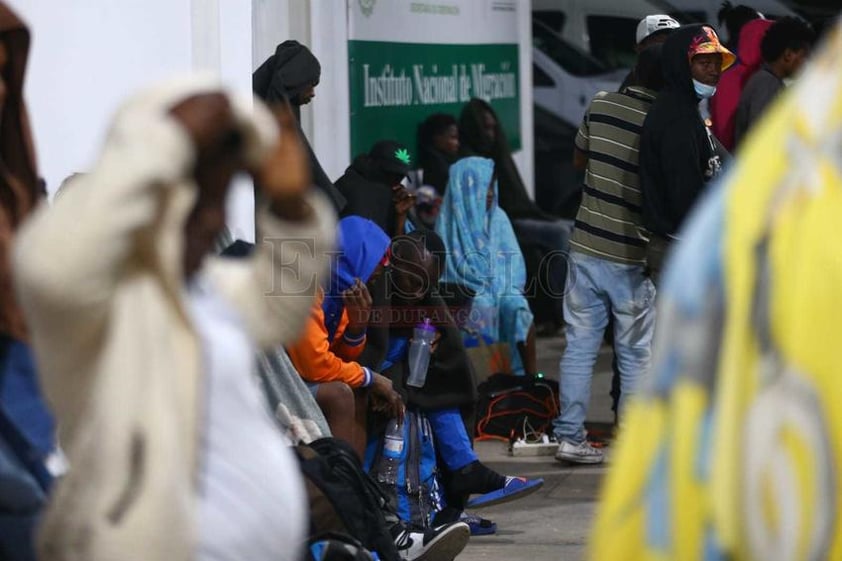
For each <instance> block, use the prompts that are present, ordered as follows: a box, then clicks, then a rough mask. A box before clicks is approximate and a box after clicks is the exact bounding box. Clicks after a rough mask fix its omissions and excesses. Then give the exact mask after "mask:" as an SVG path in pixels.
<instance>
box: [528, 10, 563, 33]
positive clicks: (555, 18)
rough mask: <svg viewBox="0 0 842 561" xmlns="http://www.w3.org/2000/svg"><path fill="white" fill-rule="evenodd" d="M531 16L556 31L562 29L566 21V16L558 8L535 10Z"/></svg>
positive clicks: (558, 31) (559, 31)
mask: <svg viewBox="0 0 842 561" xmlns="http://www.w3.org/2000/svg"><path fill="white" fill-rule="evenodd" d="M532 17H533V18H535V19H537V20H538V21H540V22H541V23H543V24H544V25H546V26H547V27H549V28H550V29H552V30H553V31H555V32H556V33H561V32H562V31H564V22H565V21H567V16H566V15H565V14H564V12H560V11H559V10H536V11H534V12H532Z"/></svg>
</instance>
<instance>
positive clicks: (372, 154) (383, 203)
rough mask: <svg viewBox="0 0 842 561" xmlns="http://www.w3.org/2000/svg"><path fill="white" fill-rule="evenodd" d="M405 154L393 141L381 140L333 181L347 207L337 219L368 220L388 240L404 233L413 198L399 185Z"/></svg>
mask: <svg viewBox="0 0 842 561" xmlns="http://www.w3.org/2000/svg"><path fill="white" fill-rule="evenodd" d="M411 161H412V160H411V159H410V156H409V150H408V149H407V148H406V146H404V145H403V144H400V143H399V142H395V141H393V140H381V141H380V142H378V143H376V144H375V145H374V146H372V148H371V150H370V151H369V152H368V154H360V155H359V156H357V157H356V158H354V161H353V162H352V163H351V165H350V166H349V167H348V169H347V170H345V174H344V175H343V176H342V177H340V178H339V179H337V180H336V187H337V188H338V189H339V192H340V193H342V195H343V196H344V197H345V198H346V199H347V201H348V203H347V205H346V206H345V208H344V209H343V211H342V214H341V216H343V217H345V216H362V217H363V218H368V219H369V220H371V221H372V222H374V223H375V224H377V225H378V226H380V228H381V229H382V230H383V231H384V232H386V233H387V234H389V235H390V236H396V235H398V234H403V233H404V228H405V224H406V215H407V213H408V212H409V209H411V208H412V205H413V203H414V201H413V196H412V195H411V194H410V193H409V191H407V189H406V187H404V186H403V184H402V183H401V182H402V181H403V180H404V179H405V178H406V176H407V174H408V173H409V171H410V163H411Z"/></svg>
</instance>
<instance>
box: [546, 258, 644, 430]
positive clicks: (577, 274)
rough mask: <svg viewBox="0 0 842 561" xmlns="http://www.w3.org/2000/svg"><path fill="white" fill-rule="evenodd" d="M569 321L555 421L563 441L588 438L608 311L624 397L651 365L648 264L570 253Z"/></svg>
mask: <svg viewBox="0 0 842 561" xmlns="http://www.w3.org/2000/svg"><path fill="white" fill-rule="evenodd" d="M569 267H570V271H569V274H568V276H567V294H566V295H565V298H564V321H565V323H566V324H567V328H566V333H567V348H566V349H565V350H564V355H563V356H562V357H561V363H560V364H559V368H560V370H561V373H560V379H561V382H560V390H561V414H560V415H559V416H558V418H557V419H556V420H555V421H554V422H553V425H554V427H555V435H556V438H558V440H559V441H561V440H567V441H570V442H573V443H579V442H583V441H584V440H585V415H586V414H587V409H588V402H589V401H590V397H591V376H592V375H593V367H594V363H595V362H596V357H597V355H598V354H599V347H600V345H601V344H602V337H603V334H604V333H605V328H606V326H607V325H608V314H611V315H612V316H613V318H614V352H615V353H616V357H617V366H618V367H619V370H620V388H621V391H622V400H621V404H620V406H621V407H622V403H623V402H625V399H626V398H628V397H629V396H631V395H632V394H633V393H634V391H635V389H636V386H637V382H638V380H639V379H640V377H641V376H643V375H644V374H645V373H646V372H647V371H648V370H649V366H650V363H651V358H652V333H653V331H654V326H655V303H654V300H655V286H654V285H653V284H652V281H651V280H649V278H647V277H646V276H644V267H643V265H625V264H622V263H616V262H614V261H609V260H607V259H600V258H598V257H591V256H589V255H585V254H584V253H579V252H576V251H572V252H571V253H570V264H569Z"/></svg>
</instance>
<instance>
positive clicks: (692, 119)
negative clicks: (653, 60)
mask: <svg viewBox="0 0 842 561" xmlns="http://www.w3.org/2000/svg"><path fill="white" fill-rule="evenodd" d="M702 27H703V26H701V25H688V26H685V27H681V28H679V29H677V30H675V31H674V32H673V33H672V34H671V35H670V36H669V38H668V39H667V40H666V42H665V43H664V46H663V50H662V60H663V67H664V82H665V85H664V89H663V90H662V91H661V93H660V94H659V95H658V98H657V99H656V100H655V103H654V104H653V105H652V108H651V109H650V110H649V113H648V114H647V116H646V120H645V121H644V123H643V132H642V134H641V141H640V180H641V187H642V191H643V192H642V194H643V222H644V225H645V226H646V228H647V229H648V230H649V231H650V232H652V233H654V234H657V235H660V236H663V237H670V236H674V235H675V234H676V233H677V232H678V230H679V229H680V228H681V225H682V223H683V222H684V219H685V218H686V216H687V214H688V213H689V211H690V209H691V208H692V207H693V205H694V203H695V202H696V199H697V198H698V197H699V195H700V194H701V192H702V191H703V190H704V188H705V186H706V185H707V183H708V182H709V181H710V180H711V179H713V177H714V176H716V175H717V173H718V172H719V170H720V168H721V165H722V163H723V159H724V158H726V157H727V155H728V153H727V151H726V150H725V149H724V148H723V147H722V145H721V144H719V142H718V141H717V140H716V138H715V137H714V136H713V134H712V133H711V132H710V131H709V129H708V128H707V127H706V126H705V123H704V121H703V120H702V117H701V115H700V114H699V101H700V99H699V97H698V96H697V95H696V91H695V89H694V87H693V78H692V77H691V75H690V61H689V58H688V52H689V50H690V44H691V42H692V40H693V38H694V37H696V36H698V35H701V34H702V33H703V31H702Z"/></svg>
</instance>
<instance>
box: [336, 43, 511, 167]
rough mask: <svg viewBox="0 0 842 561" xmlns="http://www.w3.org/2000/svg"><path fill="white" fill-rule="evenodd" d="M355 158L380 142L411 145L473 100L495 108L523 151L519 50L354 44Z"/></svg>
mask: <svg viewBox="0 0 842 561" xmlns="http://www.w3.org/2000/svg"><path fill="white" fill-rule="evenodd" d="M348 56H349V61H350V74H349V82H350V84H349V86H350V100H351V154H350V156H351V158H353V157H354V156H356V155H357V154H361V153H363V152H367V151H368V150H369V148H371V146H372V145H373V144H374V143H375V142H377V141H378V140H385V139H389V140H397V141H398V142H402V143H404V144H406V145H407V146H408V147H409V148H410V151H411V152H412V155H413V158H412V159H413V160H415V159H416V158H415V151H416V135H417V131H418V125H420V124H421V122H422V121H423V120H424V119H426V118H427V117H428V116H429V115H431V114H433V113H450V114H452V115H454V116H455V117H457V118H458V117H459V113H460V112H461V111H462V107H463V106H464V105H465V104H466V103H467V102H468V101H470V99H471V98H472V97H478V98H481V99H484V100H485V101H487V102H489V103H490V104H491V106H492V107H493V108H494V111H495V112H496V113H497V117H498V118H499V119H500V124H501V125H502V126H503V130H504V131H505V132H506V136H507V137H508V139H509V142H510V144H511V147H512V150H517V149H519V148H520V95H519V91H518V85H519V83H520V82H519V67H518V46H517V45H516V44H493V45H448V44H418V43H390V42H381V41H349V42H348Z"/></svg>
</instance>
